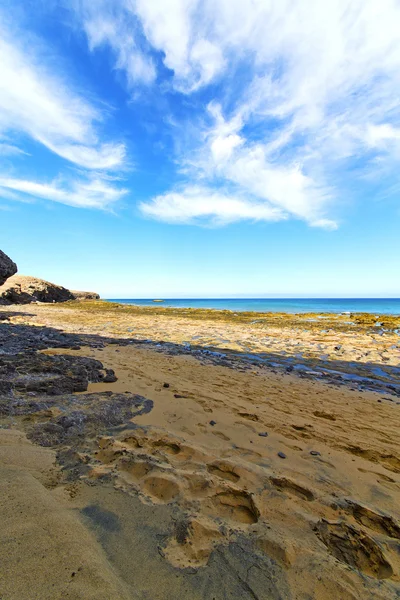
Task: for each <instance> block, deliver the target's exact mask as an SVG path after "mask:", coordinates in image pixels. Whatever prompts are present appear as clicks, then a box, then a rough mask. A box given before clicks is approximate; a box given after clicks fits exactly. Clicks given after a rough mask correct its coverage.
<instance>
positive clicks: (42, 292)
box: [0, 275, 74, 304]
mask: <svg viewBox="0 0 400 600" xmlns="http://www.w3.org/2000/svg"><path fill="white" fill-rule="evenodd" d="M67 300H74V296H73V294H72V293H71V292H70V291H69V290H67V289H66V288H64V287H62V286H61V285H56V284H55V283H50V282H49V281H45V280H44V279H37V278H36V277H27V276H25V275H13V276H12V277H10V278H9V279H8V280H7V281H6V283H5V284H3V285H2V286H0V304H29V303H30V302H66V301H67Z"/></svg>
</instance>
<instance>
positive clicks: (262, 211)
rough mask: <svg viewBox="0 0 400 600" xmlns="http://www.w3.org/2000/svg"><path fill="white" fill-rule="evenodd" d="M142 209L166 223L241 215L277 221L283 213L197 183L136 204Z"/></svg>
mask: <svg viewBox="0 0 400 600" xmlns="http://www.w3.org/2000/svg"><path fill="white" fill-rule="evenodd" d="M140 208H141V210H142V211H143V213H144V214H145V215H146V216H148V217H152V218H157V219H160V220H162V221H166V222H167V223H196V222H198V223H202V222H205V221H211V222H212V223H213V224H215V225H226V224H227V223H233V222H235V221H240V220H242V219H249V220H253V221H280V220H282V219H284V218H285V213H284V212H283V211H281V210H279V209H278V208H275V207H273V206H271V205H268V204H267V203H265V202H262V203H260V202H257V200H249V199H248V198H241V197H240V196H235V195H234V194H232V195H228V194H225V193H221V192H218V191H215V190H213V189H209V188H203V187H200V186H192V187H186V188H184V189H182V190H179V191H173V192H168V193H167V194H163V195H161V196H157V197H155V198H154V199H153V200H152V201H151V202H144V203H142V204H141V205H140Z"/></svg>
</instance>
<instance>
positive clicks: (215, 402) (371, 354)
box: [0, 302, 400, 600]
mask: <svg viewBox="0 0 400 600" xmlns="http://www.w3.org/2000/svg"><path fill="white" fill-rule="evenodd" d="M0 318H1V319H3V320H2V321H1V323H0V330H1V329H2V328H3V331H4V332H5V333H4V334H3V335H4V337H3V338H2V339H1V340H0V341H2V344H1V346H0V347H1V349H2V355H1V356H0V360H2V363H1V371H0V379H1V378H3V380H4V382H6V383H4V385H3V388H0V400H1V402H0V416H1V420H0V424H1V429H0V467H1V470H2V473H3V476H2V484H1V485H2V486H3V493H2V504H3V506H2V508H3V514H5V515H6V517H5V524H4V526H3V528H2V533H1V537H2V539H1V548H2V549H1V550H0V555H1V561H0V565H1V566H0V569H1V577H0V597H2V598H4V600H14V599H15V600H17V599H18V600H21V599H22V600H23V599H24V598H27V599H28V598H29V599H31V598H38V599H39V598H40V599H41V598H46V599H47V598H49V599H50V598H68V599H70V598H134V599H136V598H138V599H143V600H145V599H148V598H149V599H150V598H151V599H168V600H169V599H171V600H172V599H174V598H177V597H181V598H187V599H197V598H198V599H200V598H202V599H207V600H208V599H210V600H211V599H213V598H214V599H215V600H220V599H224V598H226V599H228V598H229V599H236V598H241V599H242V598H243V599H247V598H249V599H250V598H252V599H254V598H257V599H260V600H264V599H270V598H271V599H278V598H281V599H296V600H297V599H299V600H300V599H301V600H308V599H309V598H315V599H323V600H336V599H338V598H340V599H344V600H347V599H348V600H364V599H369V598H371V599H372V598H381V599H382V600H384V599H385V600H386V599H388V598H399V597H400V558H399V557H400V552H399V551H400V545H399V544H400V510H399V506H400V502H399V500H400V453H399V442H398V440H399V434H400V418H399V410H400V390H399V379H400V378H399V362H400V360H399V355H400V348H399V335H398V327H399V323H398V321H399V319H398V318H394V317H393V318H392V317H386V319H383V318H382V319H381V320H378V317H377V318H376V319H375V318H373V317H367V316H365V315H364V316H363V317H361V316H352V315H339V316H338V315H336V316H335V315H324V316H323V315H304V316H299V315H258V316H256V317H255V316H254V315H244V314H242V315H240V314H239V315H236V316H235V315H232V314H231V315H229V314H226V315H225V314H224V315H223V314H216V312H213V311H203V313H201V312H200V313H199V311H197V312H196V311H191V312H190V311H183V310H181V311H178V310H175V311H173V310H170V311H168V310H167V309H162V308H161V307H156V308H154V309H153V308H151V309H136V308H133V307H129V308H124V307H118V306H110V305H107V304H106V303H103V302H96V303H92V302H81V303H77V302H72V303H67V304H63V305H56V306H49V305H41V304H34V305H33V304H32V305H29V306H26V307H21V306H19V307H16V306H8V307H2V308H0ZM4 328H6V329H4ZM32 351H34V352H33V355H34V356H35V358H34V360H33V362H34V364H33V363H32ZM11 355H12V356H13V357H14V363H13V364H14V365H15V364H16V362H15V361H17V367H16V369H15V370H14V371H13V368H12V367H11V366H10V364H11V363H10V362H7V360H8V359H7V357H10V356H11ZM15 357H17V358H15ZM29 357H30V358H29ZM57 361H58V362H57ZM85 361H86V362H85ZM82 381H83V383H82ZM6 384H7V385H8V384H10V385H9V386H8V387H6ZM20 515H22V517H23V518H22V519H21V516H20ZM10 573H13V576H12V577H11V576H10Z"/></svg>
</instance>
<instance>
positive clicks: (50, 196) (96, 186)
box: [0, 175, 127, 209]
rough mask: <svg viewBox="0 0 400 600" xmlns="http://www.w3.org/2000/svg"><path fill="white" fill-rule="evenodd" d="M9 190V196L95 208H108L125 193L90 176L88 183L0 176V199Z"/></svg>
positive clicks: (100, 179)
mask: <svg viewBox="0 0 400 600" xmlns="http://www.w3.org/2000/svg"><path fill="white" fill-rule="evenodd" d="M10 190H11V193H13V192H18V193H20V194H22V195H28V196H33V197H35V198H41V199H43V200H51V201H53V202H59V203H61V204H66V205H68V206H75V207H78V208H97V209H108V208H111V207H112V205H114V204H115V203H116V202H117V201H118V200H120V199H121V198H122V197H123V196H124V195H125V194H126V193H127V191H126V190H123V189H118V188H116V187H114V186H113V185H110V184H109V183H108V182H107V180H105V179H104V178H102V177H101V176H99V175H98V176H93V177H92V178H90V179H89V180H72V181H71V180H70V181H68V182H63V181H62V180H60V179H57V180H54V181H52V182H50V183H39V182H36V181H30V180H23V179H13V178H10V177H0V196H1V195H3V192H6V193H7V192H8V191H10ZM5 197H7V195H5ZM11 197H12V196H11Z"/></svg>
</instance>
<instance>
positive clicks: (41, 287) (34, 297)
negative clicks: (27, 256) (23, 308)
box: [0, 257, 100, 305]
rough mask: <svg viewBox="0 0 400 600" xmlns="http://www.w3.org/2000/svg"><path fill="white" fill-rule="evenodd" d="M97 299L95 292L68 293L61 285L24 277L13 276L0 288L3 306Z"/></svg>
mask: <svg viewBox="0 0 400 600" xmlns="http://www.w3.org/2000/svg"><path fill="white" fill-rule="evenodd" d="M0 258H1V257H0ZM10 262H12V261H10ZM12 264H14V263H12ZM99 298H100V296H99V295H98V294H96V293H95V292H80V291H76V290H74V291H70V290H67V289H66V288H65V287H63V286H61V285H57V284H55V283H51V282H50V281H46V280H44V279H38V278H37V277H29V276H26V275H13V276H12V277H9V278H8V279H7V281H6V283H4V284H3V285H1V286H0V304H3V305H4V304H30V303H31V302H66V301H67V300H98V299H99Z"/></svg>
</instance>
